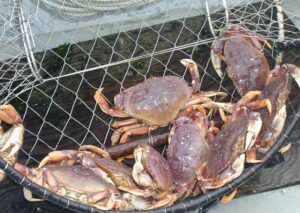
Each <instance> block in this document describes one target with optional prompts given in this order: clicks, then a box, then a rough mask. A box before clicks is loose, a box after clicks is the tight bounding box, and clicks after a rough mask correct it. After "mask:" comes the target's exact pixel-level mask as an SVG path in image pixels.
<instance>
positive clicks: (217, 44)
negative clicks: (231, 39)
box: [210, 40, 224, 78]
mask: <svg viewBox="0 0 300 213" xmlns="http://www.w3.org/2000/svg"><path fill="white" fill-rule="evenodd" d="M223 46H224V41H223V40H215V41H213V43H212V48H211V51H210V58H211V62H212V65H213V67H214V69H215V71H216V73H217V74H218V76H219V77H220V78H222V76H223V72H222V70H221V61H222V60H224V58H223V56H222V54H221V52H222V47H223Z"/></svg>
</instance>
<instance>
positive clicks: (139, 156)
mask: <svg viewBox="0 0 300 213" xmlns="http://www.w3.org/2000/svg"><path fill="white" fill-rule="evenodd" d="M134 158H135V164H134V166H133V169H132V176H133V178H134V180H135V182H136V183H137V184H138V185H139V186H143V187H144V189H146V190H149V191H150V193H151V195H152V197H153V198H154V199H156V200H159V202H158V204H159V205H160V207H162V206H169V205H171V204H173V203H174V202H175V201H176V200H177V195H176V194H173V193H172V191H173V179H172V173H171V169H170V166H169V164H168V162H167V161H166V159H165V158H164V157H163V156H162V155H161V154H160V153H159V152H158V151H156V150H155V149H154V148H152V147H151V146H149V145H148V144H143V145H140V146H138V147H137V148H136V149H135V150H134Z"/></svg>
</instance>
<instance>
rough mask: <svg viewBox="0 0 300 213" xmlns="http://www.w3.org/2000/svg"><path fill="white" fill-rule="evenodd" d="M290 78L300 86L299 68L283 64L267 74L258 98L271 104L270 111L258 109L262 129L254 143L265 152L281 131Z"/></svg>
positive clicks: (284, 118) (284, 117) (289, 88)
mask: <svg viewBox="0 0 300 213" xmlns="http://www.w3.org/2000/svg"><path fill="white" fill-rule="evenodd" d="M292 78H294V79H295V80H296V82H297V84H298V86H299V87H300V68H299V67H297V66H295V65H292V64H283V65H282V66H280V67H278V68H275V69H274V70H272V71H271V74H270V75H269V78H268V81H267V84H266V86H265V88H264V89H263V91H262V92H261V95H260V96H259V97H258V100H262V99H266V98H268V99H269V100H270V102H271V104H272V109H273V110H272V113H271V114H269V113H268V112H266V110H265V109H260V110H259V111H258V112H259V113H260V114H261V118H262V121H263V127H262V131H261V133H260V135H259V139H258V141H257V143H256V145H257V146H258V150H259V151H261V152H263V153H265V152H267V151H268V150H269V149H270V147H271V146H272V145H273V144H274V143H275V141H276V139H277V138H278V136H279V135H280V133H281V132H282V129H283V127H284V123H285V120H286V116H287V114H286V101H287V98H288V95H289V93H290V90H291V83H292Z"/></svg>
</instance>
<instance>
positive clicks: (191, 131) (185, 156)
mask: <svg viewBox="0 0 300 213" xmlns="http://www.w3.org/2000/svg"><path fill="white" fill-rule="evenodd" d="M169 140H170V145H169V147H168V152H167V154H168V156H167V160H168V162H169V165H170V167H171V171H172V176H173V181H174V184H175V185H176V187H177V189H178V190H179V189H180V188H184V187H189V184H191V183H192V182H193V181H194V180H195V178H196V171H197V169H198V168H199V167H200V166H201V164H203V163H204V162H205V161H206V156H207V151H208V144H207V142H206V140H205V138H204V136H203V132H202V131H201V130H200V128H199V126H197V125H196V123H195V122H194V121H193V120H192V119H191V118H190V117H180V118H178V119H177V120H176V121H175V123H174V125H173V129H172V131H171V134H170V138H169Z"/></svg>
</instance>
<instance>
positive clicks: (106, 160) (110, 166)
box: [39, 145, 148, 197]
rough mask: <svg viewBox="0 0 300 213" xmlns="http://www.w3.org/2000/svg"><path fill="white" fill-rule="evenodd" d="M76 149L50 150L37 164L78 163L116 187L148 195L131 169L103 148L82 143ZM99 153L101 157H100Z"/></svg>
mask: <svg viewBox="0 0 300 213" xmlns="http://www.w3.org/2000/svg"><path fill="white" fill-rule="evenodd" d="M80 149H81V150H80V151H77V150H61V151H53V152H50V153H49V154H48V155H47V156H46V157H45V158H44V159H43V160H42V161H41V163H40V164H39V168H43V167H44V166H45V165H47V164H48V163H55V162H63V164H66V165H75V164H80V165H83V166H85V167H88V168H89V169H91V170H93V171H94V172H95V173H97V174H101V176H102V177H103V178H104V179H105V180H106V181H107V182H110V183H112V184H113V185H115V186H116V187H117V188H118V189H121V190H123V191H127V192H130V193H133V194H135V195H139V196H144V197H146V196H148V194H146V192H144V191H143V190H141V189H139V188H138V187H137V186H136V184H135V183H134V180H133V178H132V174H131V173H132V169H131V168H129V167H127V166H125V165H124V164H122V163H120V162H117V161H114V160H112V159H111V158H110V156H109V154H108V153H107V152H105V151H104V150H102V149H100V148H98V147H95V146H91V145H84V146H82V147H80ZM85 150H90V151H85ZM99 155H101V156H102V157H100V156H99Z"/></svg>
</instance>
